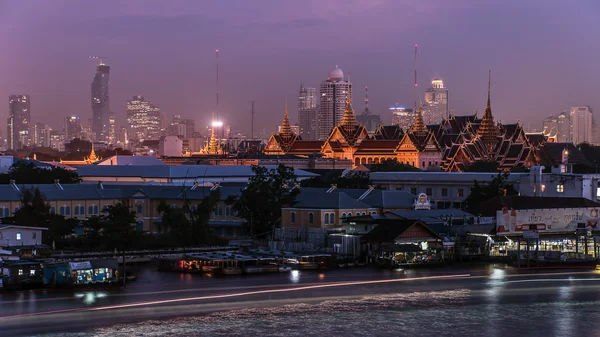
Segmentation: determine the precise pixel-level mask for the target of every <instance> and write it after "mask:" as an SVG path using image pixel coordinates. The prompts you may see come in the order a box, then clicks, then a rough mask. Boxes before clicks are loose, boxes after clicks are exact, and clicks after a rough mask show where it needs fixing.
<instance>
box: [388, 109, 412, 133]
mask: <svg viewBox="0 0 600 337" xmlns="http://www.w3.org/2000/svg"><path fill="white" fill-rule="evenodd" d="M390 113H391V114H392V125H398V126H399V127H400V128H401V129H402V130H408V129H410V128H411V126H412V125H413V124H414V123H415V119H416V118H417V112H416V111H414V110H413V109H407V108H404V107H401V106H399V105H398V103H396V105H395V106H393V107H391V108H390Z"/></svg>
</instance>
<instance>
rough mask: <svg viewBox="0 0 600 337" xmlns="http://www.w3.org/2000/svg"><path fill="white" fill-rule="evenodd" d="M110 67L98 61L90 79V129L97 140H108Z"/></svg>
mask: <svg viewBox="0 0 600 337" xmlns="http://www.w3.org/2000/svg"><path fill="white" fill-rule="evenodd" d="M109 78H110V67H109V66H107V65H106V64H104V63H102V62H101V63H100V65H98V66H97V67H96V75H95V76H94V80H93V81H92V118H93V124H92V131H93V133H94V135H95V139H96V140H97V141H104V142H106V141H108V136H109V128H110V122H109V118H110V97H109V95H108V80H109Z"/></svg>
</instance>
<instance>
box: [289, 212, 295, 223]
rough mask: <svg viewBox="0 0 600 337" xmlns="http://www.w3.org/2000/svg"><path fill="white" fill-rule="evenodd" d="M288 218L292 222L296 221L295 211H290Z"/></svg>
mask: <svg viewBox="0 0 600 337" xmlns="http://www.w3.org/2000/svg"><path fill="white" fill-rule="evenodd" d="M290 219H291V220H290V221H291V222H292V223H296V212H292V213H290Z"/></svg>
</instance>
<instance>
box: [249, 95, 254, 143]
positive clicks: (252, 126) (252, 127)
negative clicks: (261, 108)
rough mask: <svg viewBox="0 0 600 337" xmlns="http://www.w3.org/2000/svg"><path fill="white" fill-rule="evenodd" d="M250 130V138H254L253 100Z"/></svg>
mask: <svg viewBox="0 0 600 337" xmlns="http://www.w3.org/2000/svg"><path fill="white" fill-rule="evenodd" d="M250 130H251V131H250V138H251V139H254V101H252V125H251V129H250Z"/></svg>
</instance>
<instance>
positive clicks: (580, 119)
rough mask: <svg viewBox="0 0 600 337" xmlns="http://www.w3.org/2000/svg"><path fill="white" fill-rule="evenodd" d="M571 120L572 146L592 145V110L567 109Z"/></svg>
mask: <svg viewBox="0 0 600 337" xmlns="http://www.w3.org/2000/svg"><path fill="white" fill-rule="evenodd" d="M569 115H570V119H571V137H572V138H571V140H572V142H573V143H574V144H576V145H577V144H581V143H589V144H592V143H593V138H592V123H593V117H592V116H593V114H592V108H590V107H589V106H587V105H586V106H574V107H571V108H569Z"/></svg>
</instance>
